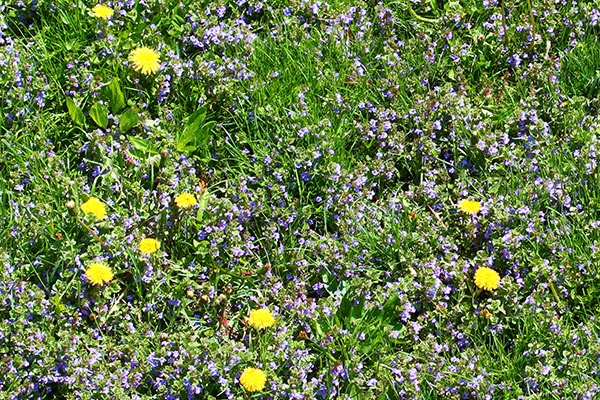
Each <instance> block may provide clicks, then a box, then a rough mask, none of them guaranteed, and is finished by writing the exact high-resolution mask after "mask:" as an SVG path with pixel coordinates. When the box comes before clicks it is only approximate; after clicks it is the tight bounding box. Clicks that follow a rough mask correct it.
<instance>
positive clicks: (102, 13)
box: [92, 4, 115, 19]
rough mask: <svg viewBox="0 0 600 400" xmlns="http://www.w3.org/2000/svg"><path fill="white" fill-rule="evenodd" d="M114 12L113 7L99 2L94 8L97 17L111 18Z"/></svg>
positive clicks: (93, 11) (93, 13)
mask: <svg viewBox="0 0 600 400" xmlns="http://www.w3.org/2000/svg"><path fill="white" fill-rule="evenodd" d="M114 13H115V12H114V11H113V9H112V8H110V7H109V6H105V5H104V4H98V5H95V6H94V7H93V8H92V15H93V16H94V17H96V18H102V19H109V18H110V17H112V16H113V14H114Z"/></svg>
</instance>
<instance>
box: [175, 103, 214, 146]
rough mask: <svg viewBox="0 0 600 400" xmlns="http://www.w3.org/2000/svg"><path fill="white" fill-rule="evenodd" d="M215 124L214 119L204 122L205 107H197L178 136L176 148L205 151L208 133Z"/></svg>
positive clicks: (208, 137)
mask: <svg viewBox="0 0 600 400" xmlns="http://www.w3.org/2000/svg"><path fill="white" fill-rule="evenodd" d="M215 124H216V122H215V121H208V122H206V108H204V107H201V108H199V109H198V110H197V111H196V112H195V113H193V114H192V115H190V116H189V118H188V120H187V122H186V124H185V128H184V130H183V133H182V134H181V135H179V136H178V138H177V150H178V151H186V152H192V151H195V150H196V149H200V150H201V152H202V153H206V148H207V147H208V141H209V140H210V134H211V131H212V129H213V127H214V126H215Z"/></svg>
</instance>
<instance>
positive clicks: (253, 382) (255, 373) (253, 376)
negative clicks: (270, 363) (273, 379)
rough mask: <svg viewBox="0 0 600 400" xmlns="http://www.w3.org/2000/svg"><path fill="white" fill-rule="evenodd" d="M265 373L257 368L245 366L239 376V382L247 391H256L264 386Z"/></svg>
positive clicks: (265, 380)
mask: <svg viewBox="0 0 600 400" xmlns="http://www.w3.org/2000/svg"><path fill="white" fill-rule="evenodd" d="M266 382H267V374H265V372H264V371H262V370H260V369H258V368H246V369H245V370H244V372H242V376H240V383H241V384H242V386H243V387H244V389H246V390H247V391H249V392H258V391H261V390H263V389H264V388H265V383H266Z"/></svg>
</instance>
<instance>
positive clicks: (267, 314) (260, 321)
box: [248, 308, 275, 329]
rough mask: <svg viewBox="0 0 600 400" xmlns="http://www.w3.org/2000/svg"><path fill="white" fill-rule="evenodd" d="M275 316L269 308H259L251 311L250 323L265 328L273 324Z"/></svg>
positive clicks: (254, 326) (252, 325)
mask: <svg viewBox="0 0 600 400" xmlns="http://www.w3.org/2000/svg"><path fill="white" fill-rule="evenodd" d="M274 323H275V318H273V314H271V311H269V309H268V308H259V309H258V310H252V311H250V316H249V317H248V324H249V325H250V326H251V327H253V328H256V329H265V328H269V327H271V326H273V324H274Z"/></svg>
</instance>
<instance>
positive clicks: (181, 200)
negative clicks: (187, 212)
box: [175, 193, 197, 208]
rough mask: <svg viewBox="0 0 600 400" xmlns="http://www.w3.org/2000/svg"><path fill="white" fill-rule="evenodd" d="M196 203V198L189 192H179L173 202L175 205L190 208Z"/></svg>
mask: <svg viewBox="0 0 600 400" xmlns="http://www.w3.org/2000/svg"><path fill="white" fill-rule="evenodd" d="M196 203H197V201H196V198H195V197H194V195H193V194H190V193H181V194H180V195H179V196H177V198H176V199H175V204H177V207H179V208H190V207H192V206H195V205H196Z"/></svg>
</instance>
